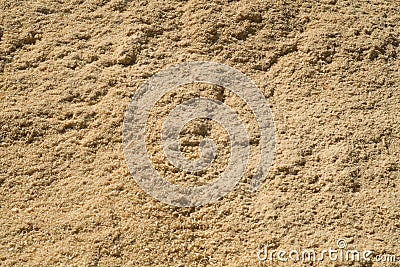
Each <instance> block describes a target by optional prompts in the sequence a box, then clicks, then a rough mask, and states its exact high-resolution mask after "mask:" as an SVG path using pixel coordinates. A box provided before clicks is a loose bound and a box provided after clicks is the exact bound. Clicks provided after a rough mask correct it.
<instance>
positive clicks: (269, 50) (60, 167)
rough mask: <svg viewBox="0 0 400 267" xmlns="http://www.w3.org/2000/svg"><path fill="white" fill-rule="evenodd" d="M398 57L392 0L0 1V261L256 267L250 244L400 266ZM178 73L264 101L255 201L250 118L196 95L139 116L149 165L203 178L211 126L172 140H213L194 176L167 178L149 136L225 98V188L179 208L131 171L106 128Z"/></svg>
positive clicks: (116, 125) (181, 93) (232, 99)
mask: <svg viewBox="0 0 400 267" xmlns="http://www.w3.org/2000/svg"><path fill="white" fill-rule="evenodd" d="M399 54H400V7H399V5H398V3H396V2H395V1H375V0H372V1H364V0H363V1H341V0H324V1H300V0H294V1H261V0H260V1H258V0H252V1H250V0H246V1H230V0H224V1H219V0H218V1H200V0H190V1H178V0H176V1H175V0H168V1H128V0H102V1H100V0H88V1H83V0H72V1H0V103H1V109H0V128H1V131H0V146H1V149H0V164H1V168H0V262H1V265H2V266H211V265H212V266H214V265H215V266H257V265H261V263H260V262H259V261H258V259H257V251H258V250H259V249H260V248H262V247H263V246H264V245H268V246H269V247H270V248H274V249H277V250H279V249H285V250H287V251H290V250H292V249H300V248H301V249H306V248H313V249H315V250H316V251H322V250H325V249H328V248H329V247H335V246H336V245H335V244H336V240H338V239H339V238H344V239H345V240H346V241H347V242H348V248H349V249H358V250H364V249H369V250H373V251H374V255H377V254H393V255H398V256H400V248H399V246H398V240H399V239H400V234H399V233H400V210H399V209H400V208H399V207H400V201H399V195H400V190H399V186H400V176H399V175H400V167H399V159H400V119H399V118H400V72H399V65H400V60H399ZM187 61H213V62H220V63H223V64H226V65H228V66H231V67H234V68H236V69H238V70H239V71H241V72H243V73H244V74H245V75H247V76H248V77H249V78H250V79H252V80H253V81H254V83H255V84H256V85H257V86H258V87H259V88H260V90H261V91H262V93H263V94H264V95H265V97H266V98H267V99H268V101H269V104H270V106H271V109H272V111H273V114H274V119H275V126H276V129H277V131H276V136H277V145H276V154H275V159H274V164H273V166H272V168H271V169H270V172H269V174H268V177H267V180H266V181H265V182H264V184H263V185H262V186H261V188H260V189H259V190H258V191H256V192H254V193H251V192H249V191H248V190H247V187H246V185H248V182H249V178H251V175H252V171H253V170H254V168H255V166H256V163H257V160H258V158H257V155H258V154H257V149H258V145H259V140H258V138H259V133H258V134H257V130H258V128H257V127H256V124H255V121H254V116H253V115H252V113H251V112H250V111H249V110H248V108H247V107H246V105H244V104H243V103H242V102H240V99H238V98H237V97H236V96H234V95H232V93H231V92H229V90H225V89H221V88H218V87H212V86H211V87H207V86H205V85H204V86H203V85H201V86H200V85H199V86H197V87H196V86H192V87H190V86H186V87H182V88H177V89H176V90H175V91H174V92H172V93H173V94H174V95H170V96H165V97H164V98H163V99H161V100H160V102H159V103H158V104H157V105H156V106H155V107H154V110H153V113H152V117H151V118H150V120H149V122H148V127H151V128H152V129H153V130H152V131H149V132H147V133H146V140H147V147H148V150H149V154H150V156H153V158H152V160H153V162H154V164H155V166H156V168H157V169H158V171H159V172H161V173H164V174H165V175H166V179H170V181H171V182H174V183H177V184H181V185H191V186H192V185H197V184H205V183H209V182H212V181H214V180H215V179H216V178H217V177H218V174H219V173H220V172H222V171H223V170H224V168H225V167H226V163H227V162H228V160H229V153H230V152H229V148H227V146H226V144H228V143H229V139H228V136H227V134H226V133H225V132H224V130H223V129H222V128H221V127H220V126H219V125H218V124H215V123H213V122H210V121H207V120H194V121H192V122H191V123H190V124H188V125H187V126H186V128H184V129H182V132H181V137H180V144H181V148H182V150H183V151H184V154H185V155H186V156H187V157H189V158H196V157H197V156H199V154H198V152H199V151H198V144H199V142H200V141H201V139H203V138H205V137H208V138H212V139H213V140H214V141H215V142H216V144H217V148H218V158H217V159H216V161H215V162H214V163H213V164H214V165H213V166H212V168H210V169H208V170H206V171H204V173H200V174H199V173H197V174H196V173H194V174H193V173H184V172H175V171H176V170H175V169H174V168H173V166H172V165H170V164H169V163H167V162H165V160H164V158H163V157H164V155H163V154H162V149H161V147H160V146H159V145H160V143H159V142H160V136H159V134H158V133H159V130H160V127H161V121H162V120H161V118H164V117H165V116H166V115H167V114H168V112H169V111H170V110H171V109H170V108H172V107H173V106H174V105H177V104H178V103H179V102H180V101H183V100H185V99H187V98H188V97H192V96H203V97H211V98H215V99H220V100H223V101H224V103H225V104H227V105H230V106H232V108H233V109H234V110H236V111H237V112H238V115H239V116H240V117H241V119H242V120H243V121H244V122H245V123H246V125H247V126H246V127H247V128H246V129H247V130H248V132H249V134H250V138H251V144H252V158H251V164H250V165H249V167H248V171H247V173H246V176H245V177H243V179H242V180H241V181H240V183H239V186H237V187H236V188H235V190H233V191H232V192H231V193H229V194H228V195H227V196H225V197H224V198H223V199H222V200H221V201H219V202H217V203H214V204H209V205H206V206H204V207H196V208H183V209H182V208H175V207H171V206H167V205H165V204H163V203H160V202H158V201H156V200H154V199H153V198H151V197H150V196H148V195H147V194H146V193H145V192H143V191H142V190H141V188H140V187H139V186H138V185H137V184H136V183H135V181H134V179H133V178H132V176H131V174H130V173H129V171H128V169H127V165H126V162H125V160H124V157H123V152H122V149H123V148H122V143H121V142H122V140H121V139H122V133H121V131H122V123H123V118H124V112H125V110H126V108H127V106H128V104H129V102H130V99H131V97H132V96H133V95H134V93H135V91H136V90H137V88H138V87H139V86H140V85H141V84H143V82H144V81H145V80H146V78H148V77H150V76H151V75H153V74H155V73H157V72H158V71H159V70H161V69H165V68H167V67H170V66H173V65H176V64H178V63H181V62H187ZM157 116H158V117H157ZM163 116H164V117H163ZM158 118H160V120H157V119H158ZM269 264H274V265H276V266H279V262H274V263H270V262H266V264H265V265H269ZM287 264H292V265H294V264H295V263H291V262H288V263H286V265H287ZM340 264H343V265H344V264H346V263H340ZM349 264H352V263H349ZM286 265H285V266H286ZM328 265H331V262H324V263H321V266H328ZM378 265H379V264H378V263H374V262H371V265H369V266H378ZM353 266H362V264H361V263H357V262H355V263H354V264H353Z"/></svg>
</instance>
